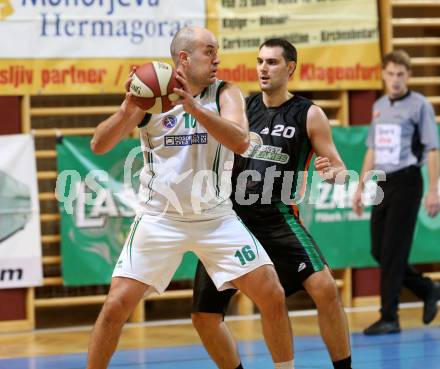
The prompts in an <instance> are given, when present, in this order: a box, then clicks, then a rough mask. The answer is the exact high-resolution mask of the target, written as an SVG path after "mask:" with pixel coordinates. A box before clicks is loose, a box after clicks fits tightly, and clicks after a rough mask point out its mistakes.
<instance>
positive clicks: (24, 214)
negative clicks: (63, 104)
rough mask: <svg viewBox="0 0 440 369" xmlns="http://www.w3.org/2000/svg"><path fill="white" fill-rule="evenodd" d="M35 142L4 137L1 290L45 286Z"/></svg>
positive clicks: (0, 156)
mask: <svg viewBox="0 0 440 369" xmlns="http://www.w3.org/2000/svg"><path fill="white" fill-rule="evenodd" d="M39 215H40V209H39V202H38V189H37V171H36V165H35V150H34V140H33V137H32V136H31V135H7V136H0V288H16V287H32V286H41V285H42V284H43V270H42V260H41V232H40V217H39Z"/></svg>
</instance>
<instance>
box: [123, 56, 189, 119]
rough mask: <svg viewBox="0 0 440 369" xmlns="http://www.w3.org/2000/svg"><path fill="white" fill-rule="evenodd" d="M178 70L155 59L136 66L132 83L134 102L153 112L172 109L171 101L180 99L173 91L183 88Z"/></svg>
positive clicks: (131, 90)
mask: <svg viewBox="0 0 440 369" xmlns="http://www.w3.org/2000/svg"><path fill="white" fill-rule="evenodd" d="M181 87H182V86H181V84H180V82H179V81H178V80H177V79H176V71H175V70H174V69H173V67H172V66H171V65H169V64H168V63H163V62H158V61H153V62H148V63H145V64H142V65H141V66H139V67H138V68H136V71H135V73H134V74H133V76H132V81H131V83H130V92H131V95H132V98H133V102H134V103H135V104H136V105H137V106H139V107H140V108H141V109H142V110H145V111H147V112H149V113H151V114H160V113H164V112H166V111H168V110H171V109H172V108H173V106H172V105H171V103H172V102H173V101H176V100H178V99H179V95H177V94H175V93H174V92H173V89H174V88H181Z"/></svg>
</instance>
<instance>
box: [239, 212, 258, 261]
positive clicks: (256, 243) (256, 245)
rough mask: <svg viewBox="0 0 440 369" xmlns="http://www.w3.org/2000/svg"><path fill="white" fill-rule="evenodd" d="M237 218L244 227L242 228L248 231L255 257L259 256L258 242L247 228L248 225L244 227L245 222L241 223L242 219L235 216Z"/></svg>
mask: <svg viewBox="0 0 440 369" xmlns="http://www.w3.org/2000/svg"><path fill="white" fill-rule="evenodd" d="M237 219H238V221H239V222H240V223H241V225H242V226H243V227H244V229H245V230H246V231H247V233H249V235H250V236H251V238H252V242H253V243H254V246H255V251H256V252H257V257H258V258H260V253H259V252H258V242H257V241H256V239H255V236H254V235H253V234H252V232H251V231H250V230H249V229H248V227H246V224H244V223H243V221H242V220H241V219H240V217H238V216H237Z"/></svg>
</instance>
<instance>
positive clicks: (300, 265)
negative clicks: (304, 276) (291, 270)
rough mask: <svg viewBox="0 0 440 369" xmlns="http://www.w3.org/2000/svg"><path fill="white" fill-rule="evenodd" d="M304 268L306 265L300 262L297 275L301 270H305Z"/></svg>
mask: <svg viewBox="0 0 440 369" xmlns="http://www.w3.org/2000/svg"><path fill="white" fill-rule="evenodd" d="M306 267H307V265H306V263H304V262H302V263H301V264H299V267H298V273H299V272H300V271H301V270H304V269H306Z"/></svg>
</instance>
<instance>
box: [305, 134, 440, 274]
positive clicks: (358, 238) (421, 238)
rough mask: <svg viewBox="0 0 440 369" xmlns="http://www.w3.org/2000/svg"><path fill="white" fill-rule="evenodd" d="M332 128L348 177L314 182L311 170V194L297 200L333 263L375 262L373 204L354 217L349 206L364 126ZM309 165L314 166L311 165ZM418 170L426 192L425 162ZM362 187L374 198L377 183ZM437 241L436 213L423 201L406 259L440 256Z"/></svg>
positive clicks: (359, 163) (439, 234)
mask: <svg viewBox="0 0 440 369" xmlns="http://www.w3.org/2000/svg"><path fill="white" fill-rule="evenodd" d="M439 130H440V129H439ZM332 132H333V139H334V141H335V144H336V146H337V148H338V150H339V153H340V154H341V157H342V159H343V160H344V162H345V165H346V167H347V168H348V169H350V170H352V171H353V175H352V178H351V179H350V181H349V182H348V183H347V184H345V185H331V184H329V183H326V182H322V181H313V180H312V178H311V175H309V184H310V185H311V187H310V188H309V197H308V199H306V200H305V201H304V202H303V203H301V204H300V209H301V210H300V215H301V218H302V221H303V222H304V225H305V226H306V228H307V229H308V230H309V231H310V233H311V234H312V235H313V237H314V239H315V240H316V242H317V243H318V245H319V247H320V248H321V250H322V251H323V254H324V255H325V257H326V258H327V260H328V262H329V264H330V266H331V267H332V268H344V267H369V266H373V265H376V262H375V261H374V260H373V258H372V256H371V255H370V228H369V226H370V216H371V207H369V206H367V207H365V208H364V212H363V215H362V216H361V217H358V216H357V215H356V214H355V213H354V212H353V211H352V207H351V204H352V199H353V195H354V192H355V191H356V187H357V184H358V178H357V175H356V173H360V171H361V167H362V162H363V158H364V155H365V152H366V146H365V142H366V138H367V132H368V126H357V127H350V128H341V127H339V128H333V129H332ZM439 134H440V132H439ZM311 169H312V171H313V167H312V168H311ZM312 171H311V172H309V174H310V173H312ZM422 173H423V177H424V185H425V192H426V191H427V184H428V180H427V168H426V165H425V166H424V167H423V170H422ZM439 188H440V187H439ZM365 191H366V193H365V194H366V195H367V196H366V197H367V198H372V197H373V196H374V194H375V192H376V184H375V183H374V182H367V184H366V189H365ZM439 195H440V194H439ZM439 240H440V214H439V215H437V216H436V217H435V218H430V217H429V216H428V214H427V213H426V210H425V208H424V207H423V204H422V205H421V207H420V211H419V215H418V222H417V226H416V231H415V236H414V243H413V247H412V250H411V255H410V261H411V262H413V263H430V262H438V261H440V248H439Z"/></svg>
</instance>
